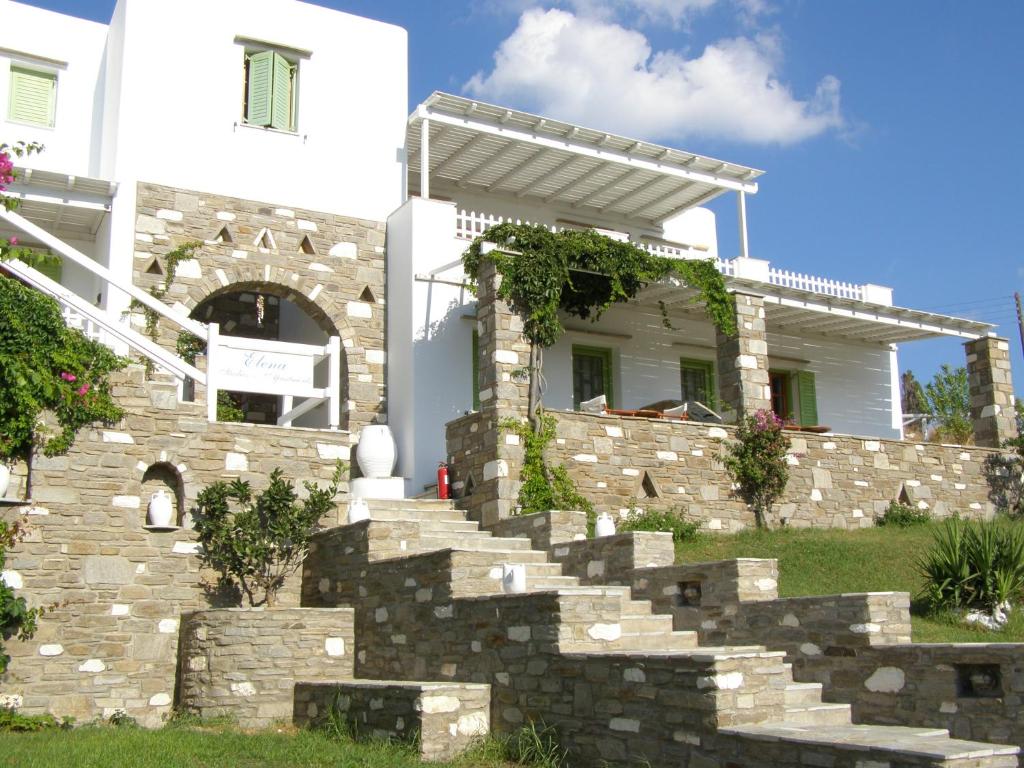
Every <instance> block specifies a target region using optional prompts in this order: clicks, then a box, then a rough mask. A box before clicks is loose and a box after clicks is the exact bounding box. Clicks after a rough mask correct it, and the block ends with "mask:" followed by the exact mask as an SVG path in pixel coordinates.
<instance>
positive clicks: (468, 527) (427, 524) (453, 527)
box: [371, 512, 480, 535]
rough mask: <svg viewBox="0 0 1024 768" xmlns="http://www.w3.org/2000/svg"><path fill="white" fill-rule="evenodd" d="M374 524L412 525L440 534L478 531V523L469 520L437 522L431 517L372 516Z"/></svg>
mask: <svg viewBox="0 0 1024 768" xmlns="http://www.w3.org/2000/svg"><path fill="white" fill-rule="evenodd" d="M371 522H374V523H412V524H415V525H417V526H419V528H420V530H421V531H430V532H440V533H456V534H460V535H461V534H463V533H477V532H478V531H479V530H480V526H479V524H478V523H474V522H472V521H470V520H439V519H436V518H432V517H421V518H407V517H391V516H390V513H387V512H385V513H382V514H381V515H376V514H374V515H373V517H372V518H371Z"/></svg>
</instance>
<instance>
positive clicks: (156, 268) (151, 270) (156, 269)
mask: <svg viewBox="0 0 1024 768" xmlns="http://www.w3.org/2000/svg"><path fill="white" fill-rule="evenodd" d="M163 273H164V270H163V267H161V266H160V262H159V261H158V260H157V259H153V260H152V261H151V262H149V266H148V267H146V274H147V275H162V274H163Z"/></svg>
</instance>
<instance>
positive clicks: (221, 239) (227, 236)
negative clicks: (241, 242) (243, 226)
mask: <svg viewBox="0 0 1024 768" xmlns="http://www.w3.org/2000/svg"><path fill="white" fill-rule="evenodd" d="M210 242H212V243H221V244H222V245H231V244H232V243H234V242H235V239H234V238H233V237H232V236H231V230H230V229H228V228H227V226H226V225H225V226H223V227H221V228H220V231H219V232H217V234H216V235H214V236H213V239H212V240H211V241H210Z"/></svg>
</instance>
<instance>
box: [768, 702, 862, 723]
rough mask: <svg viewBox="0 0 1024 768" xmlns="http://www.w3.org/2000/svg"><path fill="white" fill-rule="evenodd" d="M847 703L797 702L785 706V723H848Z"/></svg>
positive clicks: (849, 715)
mask: <svg viewBox="0 0 1024 768" xmlns="http://www.w3.org/2000/svg"><path fill="white" fill-rule="evenodd" d="M851 718H852V715H851V713H850V705H849V704H826V703H823V702H820V701H819V702H818V703H816V704H797V705H787V706H786V718H785V720H784V722H785V723H786V724H787V725H849V724H850V722H851Z"/></svg>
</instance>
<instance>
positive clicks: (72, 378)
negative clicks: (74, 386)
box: [60, 371, 78, 381]
mask: <svg viewBox="0 0 1024 768" xmlns="http://www.w3.org/2000/svg"><path fill="white" fill-rule="evenodd" d="M60 377H61V378H62V379H64V381H78V377H77V376H75V374H73V373H68V372H67V371H64V372H63V373H62V374H61V375H60Z"/></svg>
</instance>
